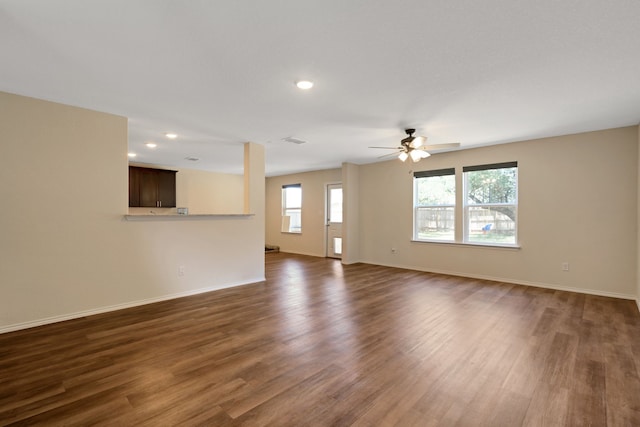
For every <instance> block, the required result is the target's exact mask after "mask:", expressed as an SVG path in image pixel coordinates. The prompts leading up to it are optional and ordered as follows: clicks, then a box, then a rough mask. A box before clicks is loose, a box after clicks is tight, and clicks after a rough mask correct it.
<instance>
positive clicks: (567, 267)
mask: <svg viewBox="0 0 640 427" xmlns="http://www.w3.org/2000/svg"><path fill="white" fill-rule="evenodd" d="M561 267H562V271H569V263H568V262H567V261H565V262H563V263H562V265H561Z"/></svg>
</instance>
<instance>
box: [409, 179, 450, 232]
mask: <svg viewBox="0 0 640 427" xmlns="http://www.w3.org/2000/svg"><path fill="white" fill-rule="evenodd" d="M442 176H452V177H453V180H454V184H453V187H454V196H453V200H454V203H453V204H449V203H445V204H418V184H419V181H418V180H419V179H421V178H431V177H442ZM457 190H458V189H457V185H456V169H455V168H446V169H436V170H427V171H420V172H414V173H413V240H414V241H417V242H435V243H456V222H457V221H456V216H457V212H456V211H457V209H456V205H457V203H456V202H457V193H458V191H457ZM424 208H453V238H452V239H433V238H432V239H424V238H420V237H419V231H418V230H419V227H418V211H419V210H420V209H424Z"/></svg>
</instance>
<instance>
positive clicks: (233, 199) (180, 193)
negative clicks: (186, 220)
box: [129, 162, 244, 215]
mask: <svg viewBox="0 0 640 427" xmlns="http://www.w3.org/2000/svg"><path fill="white" fill-rule="evenodd" d="M129 164H130V165H133V166H142V167H152V168H160V169H171V170H177V171H178V173H177V174H176V205H177V206H178V207H186V208H189V213H190V214H192V215H194V214H237V213H242V211H243V204H244V200H243V195H244V177H243V175H233V174H226V173H216V172H209V171H202V170H196V169H184V168H183V169H179V168H171V167H164V166H161V165H149V164H146V163H135V162H130V163H129ZM150 210H153V211H154V212H156V213H160V212H163V213H164V212H166V213H175V211H176V209H175V208H173V209H171V208H169V209H159V208H152V209H150V208H130V209H129V212H130V213H132V214H136V213H147V212H149V211H150Z"/></svg>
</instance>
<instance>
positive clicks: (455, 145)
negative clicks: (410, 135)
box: [419, 142, 460, 151]
mask: <svg viewBox="0 0 640 427" xmlns="http://www.w3.org/2000/svg"><path fill="white" fill-rule="evenodd" d="M458 147H460V143H459V142H450V143H447V144H433V145H422V146H420V147H419V148H420V150H426V151H435V150H444V149H445V148H458Z"/></svg>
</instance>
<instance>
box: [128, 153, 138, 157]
mask: <svg viewBox="0 0 640 427" xmlns="http://www.w3.org/2000/svg"><path fill="white" fill-rule="evenodd" d="M127 156H129V157H135V156H137V154H136V153H129V154H127Z"/></svg>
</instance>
